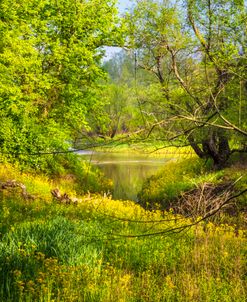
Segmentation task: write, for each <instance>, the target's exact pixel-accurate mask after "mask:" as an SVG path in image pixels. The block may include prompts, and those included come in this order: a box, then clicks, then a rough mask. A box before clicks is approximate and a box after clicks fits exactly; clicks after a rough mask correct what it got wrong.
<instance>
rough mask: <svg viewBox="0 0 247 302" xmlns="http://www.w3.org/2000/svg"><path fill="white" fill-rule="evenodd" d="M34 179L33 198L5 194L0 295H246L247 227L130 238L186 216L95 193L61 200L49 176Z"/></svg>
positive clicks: (0, 297)
mask: <svg viewBox="0 0 247 302" xmlns="http://www.w3.org/2000/svg"><path fill="white" fill-rule="evenodd" d="M14 174H15V175H14ZM1 175H2V177H3V173H2V174H1ZM12 176H13V177H14V176H15V179H17V180H18V181H24V179H22V177H23V175H19V174H18V173H15V172H14V171H13V175H12ZM26 176H27V175H26ZM28 182H29V185H28V188H29V191H30V193H35V192H36V199H35V200H33V201H29V200H24V199H22V198H21V197H20V196H19V195H18V192H9V193H8V192H4V193H3V194H2V196H1V201H0V218H1V220H0V221H1V225H0V232H1V234H0V236H1V241H0V301H6V302H8V301H17V302H22V301H28V302H31V301H32V302H33V301H39V302H41V301H42V302H48V301H49V302H51V301H68V302H71V301H72V302H73V301H74V302H77V301H86V302H90V301H95V302H97V301H102V302H108V301H112V302H113V301H114V302H115V301H126V302H127V301H128V302H129V301H152V302H153V301H154V302H156V301H181V302H182V301H191V302H194V301H203V302H204V301H222V302H224V301H232V302H235V301H236V302H238V301H239V302H242V301H244V299H245V297H246V263H245V259H246V255H247V249H246V246H247V245H246V239H245V236H244V235H245V234H244V231H243V230H241V229H238V230H236V228H235V226H229V225H220V226H215V225H214V224H212V223H208V224H206V223H205V224H201V225H198V226H197V227H195V228H190V229H187V230H186V231H185V232H182V233H179V234H171V235H170V236H168V234H164V235H159V236H147V237H145V236H143V237H137V238H132V237H130V236H131V235H133V234H142V235H145V234H147V233H153V232H160V231H162V230H164V229H165V228H167V227H174V226H177V225H178V223H179V221H182V223H186V222H187V220H185V219H182V218H181V217H175V216H174V215H173V214H172V213H162V212H160V211H155V212H149V211H145V210H144V209H143V208H141V207H140V206H139V205H137V204H134V203H132V202H122V201H116V200H111V199H110V198H106V197H102V196H99V195H94V196H84V197H81V198H82V202H81V203H79V204H78V205H65V204H58V203H56V202H55V201H53V200H52V199H51V196H50V195H49V191H50V188H51V187H52V184H51V183H50V182H49V181H48V180H47V179H44V178H38V177H36V178H35V177H32V178H30V179H28ZM60 189H61V190H62V187H61V188H60ZM71 194H72V192H71ZM174 218H177V221H176V220H173V219H174ZM160 220H163V222H155V221H160ZM147 221H149V222H147ZM151 221H152V223H151Z"/></svg>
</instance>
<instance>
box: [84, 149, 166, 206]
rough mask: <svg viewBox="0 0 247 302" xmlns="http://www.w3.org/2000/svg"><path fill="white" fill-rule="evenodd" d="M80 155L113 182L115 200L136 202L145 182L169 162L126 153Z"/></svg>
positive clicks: (88, 153)
mask: <svg viewBox="0 0 247 302" xmlns="http://www.w3.org/2000/svg"><path fill="white" fill-rule="evenodd" d="M79 154H81V156H83V157H84V158H85V159H86V160H88V161H91V163H92V164H94V165H96V166H98V167H99V168H100V169H101V170H102V171H103V172H104V174H105V175H106V177H108V178H110V179H112V180H113V183H114V188H113V192H112V196H113V198H115V199H123V200H135V201H137V193H138V192H139V191H140V189H141V187H142V184H143V182H144V180H145V179H146V178H147V177H150V176H151V175H154V174H155V173H157V172H158V170H159V169H160V168H162V167H163V166H164V165H165V164H166V163H167V161H168V160H169V159H168V158H156V157H150V156H149V157H147V156H146V155H135V154H126V153H123V154H121V153H105V152H90V151H81V152H80V153H79Z"/></svg>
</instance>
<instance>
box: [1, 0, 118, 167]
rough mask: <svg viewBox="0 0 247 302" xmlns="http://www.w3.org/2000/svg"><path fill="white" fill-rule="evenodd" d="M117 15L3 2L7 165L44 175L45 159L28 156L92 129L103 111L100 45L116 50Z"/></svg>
mask: <svg viewBox="0 0 247 302" xmlns="http://www.w3.org/2000/svg"><path fill="white" fill-rule="evenodd" d="M116 14H117V11H116V9H115V6H114V2H111V1H98V0H92V1H71V0H64V1H60V2H58V1H49V2H47V1H37V0H32V1H23V2H22V3H21V4H20V3H19V2H18V1H9V0H4V1H1V4H0V76H1V79H2V80H1V84H0V116H1V121H2V127H1V131H0V152H3V153H6V154H7V158H8V160H10V161H12V162H15V161H18V162H21V163H22V164H23V165H25V166H27V165H28V166H31V167H33V168H36V169H39V168H40V169H41V170H45V169H47V168H48V166H49V165H51V164H52V163H51V161H50V158H49V157H42V158H34V157H33V156H32V157H31V158H30V157H29V154H33V153H39V152H52V151H55V150H56V151H63V150H66V149H67V148H68V146H69V144H66V143H65V141H67V142H68V141H71V139H72V138H73V137H74V136H75V134H77V132H78V131H81V130H83V129H90V123H92V121H90V119H89V118H88V117H89V116H90V115H93V114H97V113H98V112H101V111H102V108H103V103H102V101H101V100H100V98H99V96H98V92H97V91H98V89H101V88H102V87H101V86H100V84H99V80H100V79H102V78H104V76H105V73H104V71H103V70H102V68H101V59H102V57H103V54H104V51H103V46H105V45H112V43H114V41H115V39H118V42H119V43H120V44H121V39H120V35H121V28H120V26H119V25H117V23H118V18H117V16H116ZM53 160H54V158H52V161H53ZM55 165H56V164H55Z"/></svg>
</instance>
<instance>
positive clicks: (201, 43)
mask: <svg viewBox="0 0 247 302" xmlns="http://www.w3.org/2000/svg"><path fill="white" fill-rule="evenodd" d="M126 19H127V21H128V22H129V43H130V47H132V48H134V49H135V50H136V52H137V56H138V66H139V67H140V68H142V69H145V70H146V71H148V72H149V73H151V74H153V75H154V78H155V79H156V81H158V82H159V83H160V88H161V91H162V93H163V99H164V102H163V111H162V114H160V116H159V115H156V117H157V118H158V119H159V123H158V124H159V125H160V124H161V122H162V121H164V130H165V132H166V139H167V140H171V139H175V138H176V139H177V138H180V139H181V137H183V139H185V140H187V141H188V143H189V144H190V145H191V146H192V148H193V149H194V150H195V152H196V153H197V154H198V155H199V156H200V157H203V158H212V159H213V161H214V163H215V165H216V166H219V167H220V166H222V165H224V164H225V162H226V161H227V160H228V158H229V156H230V155H231V153H232V152H233V151H235V149H234V150H233V149H231V144H230V141H231V140H234V142H235V144H236V145H237V147H238V149H239V150H241V151H245V149H246V146H245V144H246V135H247V132H246V126H247V125H246V122H245V120H246V117H247V110H246V96H247V90H246V80H247V77H246V60H247V57H246V43H245V42H246V7H245V4H244V1H234V2H231V3H229V1H224V0H223V1H222V0H188V1H185V2H183V3H182V2H181V3H180V4H179V5H177V4H174V2H172V1H171V2H169V1H145V0H141V1H137V3H136V6H134V8H133V9H132V11H131V12H130V13H129V14H128V15H127V16H126ZM168 126H169V132H168V131H166V130H167V127H168ZM153 129H155V128H153ZM171 130H172V131H171ZM159 131H160V128H159Z"/></svg>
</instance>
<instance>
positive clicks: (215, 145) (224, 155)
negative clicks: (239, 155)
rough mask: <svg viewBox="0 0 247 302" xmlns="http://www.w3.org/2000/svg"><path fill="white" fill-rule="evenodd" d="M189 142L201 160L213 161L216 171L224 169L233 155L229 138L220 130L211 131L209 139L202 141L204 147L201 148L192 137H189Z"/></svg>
mask: <svg viewBox="0 0 247 302" xmlns="http://www.w3.org/2000/svg"><path fill="white" fill-rule="evenodd" d="M188 140H189V143H190V145H191V147H192V148H193V150H194V151H195V153H196V154H197V155H198V156H199V157H200V158H206V159H212V160H213V162H214V167H215V168H216V169H221V168H223V167H224V165H225V164H226V162H227V160H228V159H229V157H230V155H231V150H230V146H229V142H228V138H227V136H226V135H225V134H224V133H223V132H222V131H221V130H219V129H216V130H214V131H211V132H210V133H209V134H208V135H207V137H206V138H205V139H203V140H202V147H200V146H199V144H198V143H197V142H196V141H195V139H194V137H193V136H192V135H190V136H189V138H188Z"/></svg>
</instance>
